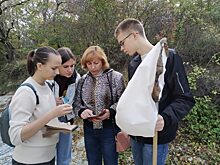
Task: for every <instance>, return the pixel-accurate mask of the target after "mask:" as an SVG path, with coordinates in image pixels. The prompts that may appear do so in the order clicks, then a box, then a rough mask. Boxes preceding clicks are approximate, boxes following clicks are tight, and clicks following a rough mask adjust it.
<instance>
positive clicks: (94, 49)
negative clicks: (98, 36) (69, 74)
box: [81, 46, 109, 70]
mask: <svg viewBox="0 0 220 165" xmlns="http://www.w3.org/2000/svg"><path fill="white" fill-rule="evenodd" d="M93 59H100V60H101V61H102V69H103V70H106V69H108V68H109V63H108V59H107V56H106V54H105V52H104V51H103V50H102V48H101V47H99V46H90V47H88V48H87V49H86V50H85V52H84V53H83V55H82V58H81V66H82V69H84V70H88V68H87V66H86V63H87V62H89V61H91V60H93Z"/></svg>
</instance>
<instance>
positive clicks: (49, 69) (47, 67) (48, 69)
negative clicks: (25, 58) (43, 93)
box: [38, 55, 62, 80]
mask: <svg viewBox="0 0 220 165" xmlns="http://www.w3.org/2000/svg"><path fill="white" fill-rule="evenodd" d="M61 61H62V60H61V57H60V56H57V55H49V58H48V61H47V63H46V64H44V65H43V64H39V67H38V68H39V70H40V71H41V73H42V77H43V78H44V79H45V80H53V79H54V77H55V76H56V75H57V74H59V69H58V68H59V67H60V66H61Z"/></svg>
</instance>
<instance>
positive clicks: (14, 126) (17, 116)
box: [9, 86, 36, 146]
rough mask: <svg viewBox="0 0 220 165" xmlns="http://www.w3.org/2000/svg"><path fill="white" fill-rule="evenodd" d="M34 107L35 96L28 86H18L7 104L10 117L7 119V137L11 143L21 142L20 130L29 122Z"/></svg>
mask: <svg viewBox="0 0 220 165" xmlns="http://www.w3.org/2000/svg"><path fill="white" fill-rule="evenodd" d="M35 107H36V96H35V94H34V92H33V91H32V90H31V89H30V88H29V87H25V86H23V87H19V88H18V89H17V91H16V92H15V94H14V96H13V98H12V100H11V103H10V105H9V109H10V114H11V119H10V121H9V124H10V128H9V137H10V140H11V142H12V144H13V145H15V146H16V145H18V144H20V143H22V140H21V130H22V128H23V126H24V125H26V124H28V123H30V122H31V117H32V114H33V111H34V109H35Z"/></svg>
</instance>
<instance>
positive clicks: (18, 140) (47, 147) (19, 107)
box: [9, 46, 72, 165]
mask: <svg viewBox="0 0 220 165" xmlns="http://www.w3.org/2000/svg"><path fill="white" fill-rule="evenodd" d="M60 65H61V56H60V54H59V53H58V52H57V51H56V50H54V49H53V48H51V47H47V46H44V47H40V48H38V49H36V50H34V51H31V52H30V53H29V54H28V57H27V69H28V73H29V75H30V77H28V78H27V79H26V80H25V81H24V83H29V84H31V85H32V86H33V87H34V89H35V90H36V93H37V95H38V97H39V104H36V96H35V94H34V92H33V91H32V90H31V89H30V88H29V87H27V86H21V87H19V88H18V89H17V91H16V92H15V94H14V96H13V98H12V100H11V103H10V106H9V108H10V112H11V120H10V128H9V136H10V139H11V142H12V144H14V145H15V148H14V151H13V156H12V157H13V159H12V165H24V164H40V165H54V164H55V153H56V144H57V142H58V138H59V137H58V135H59V134H53V135H51V136H49V137H43V133H44V131H45V129H44V127H45V125H46V124H47V123H48V122H50V121H53V120H57V121H58V117H59V116H63V115H66V114H68V113H71V112H72V106H70V105H68V104H62V105H59V106H57V105H56V100H55V97H54V94H53V92H52V91H51V89H50V87H49V86H48V85H47V84H46V83H45V81H46V80H52V79H54V77H55V76H56V75H57V74H59V70H58V67H59V66H60Z"/></svg>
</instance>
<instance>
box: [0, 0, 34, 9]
mask: <svg viewBox="0 0 220 165" xmlns="http://www.w3.org/2000/svg"><path fill="white" fill-rule="evenodd" d="M3 1H8V0H3ZM29 1H30V0H26V1H22V2H19V3H16V4H14V5H11V6H7V7H5V8H3V9H2V11H5V10H7V9H8V8H13V7H15V6H19V5H23V4H24V3H27V2H29Z"/></svg>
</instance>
